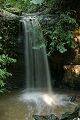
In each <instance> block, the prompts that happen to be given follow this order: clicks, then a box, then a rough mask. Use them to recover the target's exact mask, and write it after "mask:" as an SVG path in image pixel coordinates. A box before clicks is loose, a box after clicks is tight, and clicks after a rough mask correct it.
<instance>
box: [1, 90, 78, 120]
mask: <svg viewBox="0 0 80 120" xmlns="http://www.w3.org/2000/svg"><path fill="white" fill-rule="evenodd" d="M75 95H77V96H79V92H66V91H64V92H63V91H61V92H60V90H59V91H55V92H53V93H51V94H49V93H46V92H27V91H26V90H25V91H18V92H13V93H9V94H6V95H2V96H0V120H33V118H32V115H34V114H38V115H48V114H51V113H55V115H57V116H59V117H60V116H61V114H62V113H64V112H66V111H70V112H71V111H73V110H74V108H75V106H76V105H78V104H80V101H79V100H78V101H76V102H74V103H72V102H70V96H75Z"/></svg>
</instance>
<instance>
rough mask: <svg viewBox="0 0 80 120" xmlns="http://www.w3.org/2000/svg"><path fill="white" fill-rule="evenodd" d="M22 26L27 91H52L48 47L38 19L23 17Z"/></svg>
mask: <svg viewBox="0 0 80 120" xmlns="http://www.w3.org/2000/svg"><path fill="white" fill-rule="evenodd" d="M20 26H21V27H20V29H22V30H20V31H22V33H21V35H20V36H22V37H21V39H22V40H23V41H24V47H25V50H24V52H25V69H26V89H27V90H29V91H30V90H40V91H41V90H47V91H51V82H50V74H49V67H48V60H47V54H46V46H45V43H44V38H43V33H42V30H41V27H40V24H39V22H38V19H37V18H36V17H35V16H27V17H22V19H21V20H20Z"/></svg>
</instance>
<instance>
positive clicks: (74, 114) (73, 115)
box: [60, 106, 80, 120]
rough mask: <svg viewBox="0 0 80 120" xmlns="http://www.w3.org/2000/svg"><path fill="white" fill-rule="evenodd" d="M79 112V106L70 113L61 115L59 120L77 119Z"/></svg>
mask: <svg viewBox="0 0 80 120" xmlns="http://www.w3.org/2000/svg"><path fill="white" fill-rule="evenodd" d="M79 112H80V106H77V107H76V108H75V110H74V111H73V112H72V113H71V112H66V113H64V114H62V116H61V119H60V120H73V119H75V120H76V119H78V117H79Z"/></svg>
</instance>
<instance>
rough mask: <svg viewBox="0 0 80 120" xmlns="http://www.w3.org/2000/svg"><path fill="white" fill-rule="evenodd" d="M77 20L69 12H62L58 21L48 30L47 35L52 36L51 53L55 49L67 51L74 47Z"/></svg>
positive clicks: (62, 51) (61, 51)
mask: <svg viewBox="0 0 80 120" xmlns="http://www.w3.org/2000/svg"><path fill="white" fill-rule="evenodd" d="M77 26H78V25H77V22H76V20H75V19H74V18H72V17H70V16H69V15H68V14H61V15H60V18H59V20H58V22H57V23H56V24H55V25H54V26H51V28H50V29H49V28H48V30H47V31H46V35H47V36H48V37H49V38H50V40H51V41H50V46H49V54H50V53H52V52H53V51H59V52H60V53H64V52H66V51H67V50H68V49H70V48H74V32H73V30H74V29H75V27H77Z"/></svg>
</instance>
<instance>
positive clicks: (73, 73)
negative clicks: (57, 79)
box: [63, 30, 80, 88]
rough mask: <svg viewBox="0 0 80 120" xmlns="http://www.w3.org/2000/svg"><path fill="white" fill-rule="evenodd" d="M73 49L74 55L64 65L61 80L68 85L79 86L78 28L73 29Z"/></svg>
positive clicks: (79, 39)
mask: <svg viewBox="0 0 80 120" xmlns="http://www.w3.org/2000/svg"><path fill="white" fill-rule="evenodd" d="M74 39H75V49H74V53H75V54H74V57H73V58H71V59H70V61H68V64H67V65H64V70H65V73H64V78H63V81H64V82H65V83H67V84H68V85H69V86H70V87H73V88H75V87H76V88H80V30H76V31H75V38H74Z"/></svg>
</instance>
